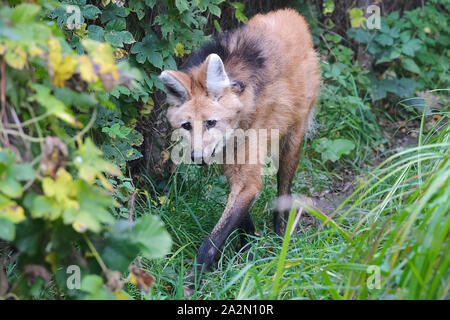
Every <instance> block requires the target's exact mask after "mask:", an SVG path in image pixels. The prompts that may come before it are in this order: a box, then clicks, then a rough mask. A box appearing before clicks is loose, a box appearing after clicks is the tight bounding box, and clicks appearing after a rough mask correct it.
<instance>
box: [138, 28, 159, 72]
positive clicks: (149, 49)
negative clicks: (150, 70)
mask: <svg viewBox="0 0 450 320" xmlns="http://www.w3.org/2000/svg"><path fill="white" fill-rule="evenodd" d="M159 43H160V40H159V39H158V38H156V36H154V35H151V34H149V35H147V36H145V37H144V38H143V39H142V41H141V42H137V43H136V44H135V45H134V46H133V48H131V53H133V54H136V61H137V62H139V63H144V62H145V61H146V60H148V62H150V63H151V64H152V65H154V66H155V67H157V68H161V67H162V66H163V58H162V55H161V53H160V52H158V48H159Z"/></svg>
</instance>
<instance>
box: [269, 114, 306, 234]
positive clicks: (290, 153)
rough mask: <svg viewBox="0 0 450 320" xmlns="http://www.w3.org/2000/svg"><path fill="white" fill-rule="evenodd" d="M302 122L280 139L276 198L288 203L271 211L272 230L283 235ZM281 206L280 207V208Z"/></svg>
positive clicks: (302, 133)
mask: <svg viewBox="0 0 450 320" xmlns="http://www.w3.org/2000/svg"><path fill="white" fill-rule="evenodd" d="M304 129H305V128H304V125H303V123H301V122H299V123H297V124H295V125H294V126H293V127H292V128H291V129H290V131H289V132H288V133H287V134H286V136H285V137H284V138H283V140H282V146H281V152H280V159H279V168H278V173H277V183H278V200H277V202H279V201H285V202H289V203H284V204H281V205H280V203H277V208H276V209H275V211H274V213H273V224H274V231H275V232H276V233H277V234H278V235H280V236H283V235H284V232H285V230H286V223H287V219H288V216H289V211H290V210H289V209H287V208H289V207H290V206H291V204H292V203H291V202H292V201H291V199H289V197H286V196H289V195H290V194H291V185H292V180H293V179H294V175H295V172H296V171H297V168H298V162H299V158H300V151H301V148H302V142H303V137H304V135H305V132H304ZM280 207H282V209H280Z"/></svg>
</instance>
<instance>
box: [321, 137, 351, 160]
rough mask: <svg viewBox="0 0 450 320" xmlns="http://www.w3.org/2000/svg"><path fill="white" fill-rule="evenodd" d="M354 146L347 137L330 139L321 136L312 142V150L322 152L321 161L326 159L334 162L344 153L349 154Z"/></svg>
mask: <svg viewBox="0 0 450 320" xmlns="http://www.w3.org/2000/svg"><path fill="white" fill-rule="evenodd" d="M354 148H355V144H354V143H353V142H352V141H350V140H348V139H336V140H330V139H328V138H322V139H319V140H316V142H315V144H314V150H315V151H316V152H318V153H321V154H322V161H323V162H326V161H328V160H330V161H332V162H335V161H337V160H339V159H340V158H341V156H342V155H344V154H350V152H351V151H352V150H353V149H354Z"/></svg>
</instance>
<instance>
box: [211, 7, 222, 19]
mask: <svg viewBox="0 0 450 320" xmlns="http://www.w3.org/2000/svg"><path fill="white" fill-rule="evenodd" d="M208 10H209V11H210V12H211V13H212V14H213V15H215V16H216V17H219V18H220V14H221V13H222V12H221V10H220V8H219V7H218V6H216V5H215V4H210V5H209V6H208Z"/></svg>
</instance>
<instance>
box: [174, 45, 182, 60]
mask: <svg viewBox="0 0 450 320" xmlns="http://www.w3.org/2000/svg"><path fill="white" fill-rule="evenodd" d="M175 55H176V56H177V57H180V58H181V57H183V56H184V46H183V44H182V43H181V42H178V43H177V44H176V46H175Z"/></svg>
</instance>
